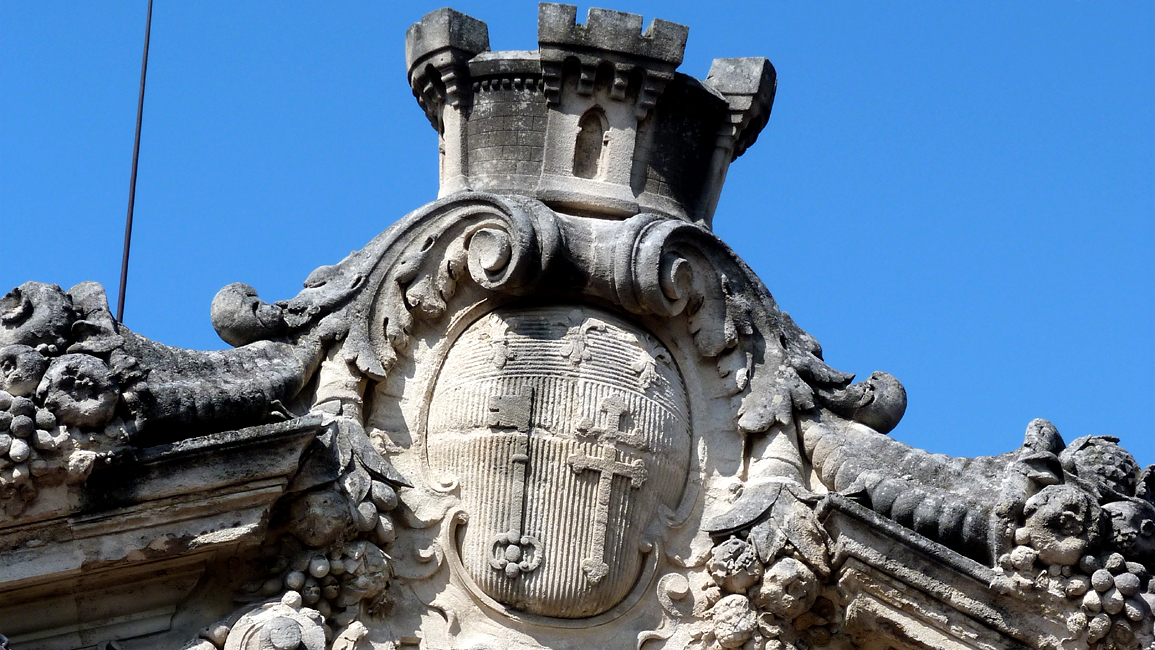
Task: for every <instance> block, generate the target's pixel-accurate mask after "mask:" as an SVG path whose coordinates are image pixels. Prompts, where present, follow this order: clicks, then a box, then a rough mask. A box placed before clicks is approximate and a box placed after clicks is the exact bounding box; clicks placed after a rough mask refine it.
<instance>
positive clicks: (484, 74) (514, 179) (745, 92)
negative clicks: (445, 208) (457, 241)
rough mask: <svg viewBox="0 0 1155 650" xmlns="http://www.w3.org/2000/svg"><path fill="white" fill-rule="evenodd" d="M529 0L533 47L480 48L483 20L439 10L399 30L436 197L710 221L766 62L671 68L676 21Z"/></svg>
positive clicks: (753, 126) (759, 122) (746, 139)
mask: <svg viewBox="0 0 1155 650" xmlns="http://www.w3.org/2000/svg"><path fill="white" fill-rule="evenodd" d="M576 18H577V10H576V8H575V7H573V6H571V5H559V4H549V3H542V4H541V5H540V7H539V10H538V49H537V50H534V51H512V52H490V51H489V36H488V30H487V28H486V26H485V23H483V22H481V21H479V20H476V19H474V18H471V17H469V16H466V15H465V14H462V13H459V12H457V11H454V10H452V9H440V10H438V11H435V12H433V13H430V14H428V15H426V16H425V17H424V18H422V20H421V22H419V23H416V24H414V25H413V26H412V27H411V28H410V29H409V32H408V34H407V38H406V48H405V53H406V62H407V64H408V68H409V82H410V85H411V86H412V88H413V94H414V95H415V96H416V97H417V101H418V103H419V104H420V105H421V106H422V108H423V109H424V110H425V113H426V115H427V116H428V118H429V121H430V123H431V124H432V125H433V127H434V128H435V129H436V130H437V132H438V136H439V148H440V154H441V155H440V180H441V191H440V194H441V196H447V195H449V194H453V193H455V192H460V191H464V190H476V191H486V192H493V193H497V194H513V195H521V196H529V197H534V198H537V199H540V200H542V201H544V202H545V203H546V204H548V205H550V206H551V207H553V208H555V209H558V210H561V211H565V212H572V213H576V214H586V215H591V216H601V217H610V218H625V217H629V216H632V215H635V214H638V213H641V212H650V213H656V214H661V215H664V216H669V217H673V218H677V219H682V220H685V221H691V222H697V223H704V224H706V225H709V223H710V220H711V218H712V217H713V213H714V208H715V206H716V205H717V202H718V195H719V193H720V192H721V189H722V184H723V182H724V181H725V177H726V171H727V169H728V168H729V165H730V162H731V161H732V160H733V159H734V158H736V157H738V156H739V155H741V154H742V153H743V152H744V151H745V150H746V148H747V147H748V146H750V144H752V143H753V142H754V140H755V139H757V137H758V133H759V132H760V131H761V130H762V127H763V126H765V124H766V120H767V118H768V117H769V115H770V109H771V106H772V105H773V102H774V89H775V83H776V78H775V73H774V67H773V66H772V65H771V64H770V62H769V61H767V60H766V59H763V58H745V59H717V60H715V61H714V64H713V66H712V67H711V69H710V73H709V75H708V76H707V78H706V80H705V81H699V80H697V79H694V78H692V77H690V76H687V75H685V74H681V73H679V72H677V67H678V65H679V64H681V62H682V54H683V51H684V50H685V46H686V37H687V35H688V32H689V30H688V29H687V28H686V27H685V26H682V25H678V24H675V23H671V22H668V21H665V20H660V19H655V20H654V21H653V22H652V23H651V24H650V25H649V27H647V28H646V29H645V30H644V31H643V29H642V17H641V16H638V15H635V14H628V13H622V12H617V11H609V10H605V9H590V11H589V14H588V15H587V17H586V22H585V24H584V25H582V24H578V23H577V22H576Z"/></svg>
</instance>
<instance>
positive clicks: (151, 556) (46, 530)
mask: <svg viewBox="0 0 1155 650" xmlns="http://www.w3.org/2000/svg"><path fill="white" fill-rule="evenodd" d="M320 428H321V418H320V417H319V416H306V417H304V418H299V419H296V420H292V421H289V422H283V423H278V424H270V425H262V426H256V427H249V428H246V429H240V430H237V431H229V432H224V433H215V434H211V435H207V436H201V437H198V438H192V439H189V440H184V441H181V442H177V443H172V444H167V445H160V446H157V447H153V448H149V449H145V450H141V451H139V452H138V453H137V454H136V455H135V457H133V458H129V459H125V460H124V461H123V462H120V463H116V464H113V465H109V466H106V467H102V468H101V469H100V470H98V471H96V472H94V473H93V475H92V477H90V480H89V483H88V484H87V485H86V486H85V488H84V494H83V495H82V497H81V498H80V500H79V502H78V505H77V507H76V508H75V510H74V512H72V514H71V515H70V516H66V517H58V518H55V519H50V520H42V521H36V522H28V523H25V524H21V523H20V522H17V524H16V525H14V526H10V527H8V528H7V529H5V530H4V531H3V532H2V533H0V631H2V632H3V633H4V634H5V635H7V636H8V637H9V638H10V639H11V641H12V644H13V646H12V647H13V648H15V649H16V650H64V649H70V648H77V647H84V646H91V645H94V644H96V643H98V642H100V641H105V640H112V639H121V638H130V637H135V636H140V635H144V634H152V633H155V632H159V631H163V630H167V629H168V628H169V626H170V625H171V620H172V616H173V613H174V612H175V611H176V606H177V604H178V603H180V602H181V601H182V600H183V599H184V598H186V597H187V596H188V594H189V593H191V591H192V590H193V588H194V587H195V586H196V585H197V583H198V581H199V580H200V577H201V574H202V573H203V572H204V569H205V567H206V565H207V564H208V563H209V562H212V561H218V560H220V559H222V558H223V557H228V556H229V555H232V554H234V553H236V552H237V550H238V549H239V548H241V547H243V546H245V545H246V544H253V543H256V542H258V541H259V540H260V536H261V534H262V533H263V530H264V527H265V525H266V523H267V518H268V513H269V509H270V508H271V507H272V505H273V503H274V502H275V501H276V500H277V499H278V498H279V497H280V496H281V495H282V494H284V491H285V487H286V485H287V484H288V482H289V480H290V478H291V477H292V476H293V475H294V474H295V473H296V471H297V467H298V463H299V462H300V458H301V454H302V453H303V452H304V450H305V448H306V447H307V446H308V444H309V443H310V442H311V441H312V440H313V438H314V437H315V436H316V434H317V433H318V431H319V430H320ZM29 612H34V613H35V615H33V616H29Z"/></svg>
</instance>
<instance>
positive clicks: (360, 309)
mask: <svg viewBox="0 0 1155 650" xmlns="http://www.w3.org/2000/svg"><path fill="white" fill-rule="evenodd" d="M574 16H575V10H573V8H572V7H565V6H560V5H548V4H546V5H543V6H542V8H541V10H540V15H539V23H540V26H539V29H540V31H541V34H540V36H539V38H540V41H541V42H540V45H541V49H540V50H539V51H537V52H529V53H527V52H513V53H493V52H488V34H487V33H486V31H485V25H484V23H481V22H480V21H477V20H475V19H472V18H469V17H467V16H464V15H462V14H459V13H457V12H454V11H452V10H441V11H438V12H434V13H432V14H430V15H428V16H426V17H425V18H424V19H423V20H422V21H421V22H420V23H418V24H416V25H415V26H414V27H413V28H412V29H411V30H410V33H409V35H408V38H407V60H408V63H409V78H410V82H411V83H412V85H413V89H414V94H415V96H416V97H417V99H418V102H419V104H420V105H421V107H422V108H423V109H424V110H425V112H426V115H427V116H428V117H429V118H430V122H431V124H432V125H433V126H434V128H435V129H436V130H437V132H438V137H439V139H440V144H441V147H442V156H443V160H442V163H443V164H442V195H443V196H442V198H440V199H439V200H437V201H435V202H433V203H430V204H428V205H426V206H425V207H423V208H420V209H418V210H416V211H414V212H412V213H410V214H409V215H406V216H404V217H403V218H401V219H400V220H398V221H397V222H396V223H394V224H393V225H392V226H391V227H389V228H388V229H387V230H386V231H385V232H384V233H382V234H381V235H380V236H379V237H377V238H376V239H375V240H373V241H372V242H370V243H369V245H368V246H366V247H365V248H364V249H362V250H360V251H357V252H354V253H352V254H350V255H349V256H348V257H347V258H345V259H344V260H342V261H340V262H338V263H337V264H335V265H332V266H326V267H322V268H320V269H317V270H316V271H314V272H313V273H312V274H311V275H310V276H309V277H308V278H307V279H306V281H305V286H304V288H303V290H302V291H301V292H300V293H299V294H298V295H297V296H296V297H294V298H292V299H289V300H286V301H282V302H276V303H267V302H264V301H262V300H261V299H260V298H259V297H258V296H257V293H256V291H255V290H253V289H252V288H251V287H248V286H246V285H243V284H233V285H229V286H227V287H225V288H223V289H222V290H221V291H220V293H219V294H218V295H217V297H216V298H215V299H214V300H213V303H212V306H211V318H212V322H213V325H214V326H215V327H216V329H217V331H218V332H219V333H220V335H221V338H222V339H223V340H225V341H226V342H228V343H229V344H231V345H234V346H236V347H235V349H233V350H228V351H223V352H197V351H190V350H179V349H175V348H170V347H167V346H163V345H161V344H158V343H154V342H151V341H148V340H146V339H144V338H142V337H140V336H138V335H136V334H134V333H132V332H131V331H129V330H127V329H126V328H124V327H123V326H121V325H120V324H118V323H116V322H115V321H114V319H113V318H112V317H111V315H110V313H109V311H108V307H107V303H106V300H105V298H104V294H103V291H102V290H101V289H100V288H99V286H97V285H95V284H92V283H84V284H81V285H77V286H76V287H73V288H72V289H70V290H68V291H64V290H62V289H60V288H59V287H56V286H53V285H44V284H37V283H28V284H25V285H22V286H21V287H18V288H16V289H14V290H13V291H12V292H10V293H9V294H8V295H7V296H5V297H4V298H3V299H0V488H2V489H3V491H2V492H0V503H3V505H4V517H5V518H4V519H3V520H2V521H0V553H4V554H6V555H5V556H4V557H5V560H6V562H7V566H11V567H16V566H21V567H23V566H30V567H38V566H40V565H37V564H36V562H42V563H43V562H47V561H46V560H45V559H44V556H38V555H37V553H38V551H37V550H36V549H38V548H41V547H42V546H43V545H45V544H46V543H49V544H57V545H60V544H66V543H71V544H73V545H72V546H68V547H67V548H68V549H70V550H69V552H72V553H74V554H79V556H80V557H82V558H83V561H77V563H76V566H73V567H70V568H68V567H66V569H61V570H56V569H52V568H48V569H44V570H43V572H42V573H41V574H39V575H38V574H36V573H35V571H37V570H39V569H36V568H33V569H30V572H29V573H26V574H19V575H17V574H15V573H11V574H3V573H0V594H17V595H20V596H21V597H24V596H27V597H28V598H29V602H34V603H41V604H42V605H40V606H39V609H38V611H41V612H45V611H57V610H58V609H61V608H60V607H59V606H58V605H59V603H60V602H63V601H61V600H60V599H61V598H64V596H61V594H62V593H65V592H66V591H67V590H68V589H74V590H76V589H81V585H96V586H97V587H99V589H102V590H104V591H101V592H99V593H102V594H103V593H114V594H119V593H121V592H119V591H116V590H117V589H124V588H125V587H124V586H123V585H122V584H120V583H118V582H117V580H116V577H115V575H116V572H118V571H120V572H124V575H126V576H127V575H130V574H131V575H132V576H143V577H142V578H140V581H141V582H142V583H148V584H149V585H152V586H151V587H149V589H151V591H147V593H148V594H151V595H150V598H153V599H157V602H159V600H163V601H164V607H163V608H161V607H159V606H157V607H155V608H153V609H150V610H148V611H147V612H145V614H147V616H145V615H144V614H141V613H140V612H139V611H135V610H134V609H133V607H132V606H130V605H118V604H116V603H118V602H120V601H117V600H116V598H109V602H110V603H112V604H109V605H108V606H107V611H105V610H101V612H102V613H99V614H88V613H86V612H81V611H77V612H76V613H75V615H74V616H73V615H71V614H70V615H69V616H71V618H69V617H68V616H65V617H64V618H63V619H61V620H56V619H53V622H52V623H51V625H49V624H47V623H46V624H45V626H44V627H45V628H46V629H48V628H50V629H49V631H47V632H45V631H43V630H39V629H33V628H32V627H30V626H29V627H25V628H20V630H19V632H20V635H17V636H16V641H15V643H16V644H17V645H14V646H13V647H16V648H21V647H29V648H41V649H44V650H47V649H49V648H68V647H84V646H86V645H87V646H92V645H95V644H96V643H97V642H98V641H101V640H104V641H110V640H113V637H115V639H116V643H119V644H123V647H124V648H125V649H126V650H132V649H133V648H144V647H174V648H175V647H180V644H181V643H184V644H185V645H184V647H185V648H186V649H190V650H214V649H215V650H241V649H260V650H268V649H276V650H297V649H302V648H303V649H306V650H367V649H373V650H384V649H389V650H399V649H402V648H404V649H408V650H412V649H414V648H422V649H442V648H462V649H471V650H472V649H481V648H493V647H503V648H511V649H514V650H531V649H535V648H590V647H597V648H629V649H631V650H633V649H643V648H644V649H645V650H654V649H659V648H667V649H670V650H674V649H681V648H696V649H701V650H707V649H709V650H713V649H716V648H745V649H748V650H764V649H774V650H780V649H786V648H791V649H803V648H831V649H832V650H846V649H849V648H864V649H868V650H873V649H875V648H878V649H880V650H883V649H886V648H904V649H905V648H948V647H949V648H1019V647H1033V648H1054V649H1059V648H1063V649H1065V650H1078V649H1082V648H1095V649H1097V650H1098V649H1101V650H1108V649H1112V648H1127V649H1131V648H1145V649H1149V648H1152V647H1155V638H1153V630H1152V625H1153V618H1152V606H1153V605H1155V595H1153V593H1155V581H1153V580H1152V578H1151V575H1150V571H1151V570H1152V569H1155V566H1153V564H1155V469H1153V468H1147V469H1145V470H1144V469H1141V468H1140V467H1139V466H1138V464H1137V463H1136V462H1135V460H1134V459H1133V458H1132V457H1131V456H1130V455H1129V454H1128V453H1127V452H1126V451H1124V450H1123V449H1121V448H1120V447H1119V446H1118V445H1117V442H1118V441H1117V440H1116V439H1114V438H1110V437H1107V436H1086V437H1082V438H1079V439H1077V440H1075V441H1074V442H1072V444H1070V445H1065V444H1064V442H1063V440H1062V438H1061V437H1060V436H1059V434H1058V432H1057V431H1056V430H1055V428H1054V427H1053V426H1052V425H1051V424H1050V423H1048V422H1046V421H1044V420H1036V421H1034V422H1031V423H1030V424H1029V426H1028V428H1027V432H1026V436H1025V440H1024V443H1023V445H1022V447H1020V448H1019V449H1018V450H1015V451H1012V452H1010V453H1007V454H1004V455H1002V456H997V457H990V458H973V459H968V458H950V457H946V456H942V455H937V454H933V453H929V452H924V451H921V450H917V449H912V448H910V447H908V446H906V445H904V444H902V443H900V442H898V441H896V440H893V439H891V438H889V437H888V436H887V435H886V433H887V432H889V431H890V430H891V429H893V428H894V427H895V425H897V423H898V422H899V420H900V419H901V417H902V415H903V412H904V410H905V406H906V394H905V391H904V390H903V388H902V385H901V384H900V383H899V382H898V380H897V379H895V378H894V377H892V376H890V375H889V374H886V373H883V372H876V373H874V374H872V375H871V376H870V377H868V378H866V379H865V380H863V381H859V382H855V381H854V377H853V376H851V375H849V374H847V373H843V372H840V371H838V370H836V369H834V368H832V367H830V366H829V365H828V364H827V363H826V362H825V361H824V360H823V357H822V349H821V347H820V346H819V345H818V343H817V341H815V340H814V338H813V337H811V336H810V335H808V334H807V333H806V332H804V331H803V330H802V329H801V328H800V327H798V326H797V325H796V324H795V323H794V321H793V320H792V319H791V318H790V316H788V315H787V314H786V313H785V312H783V311H781V310H780V309H779V307H778V305H777V303H776V302H775V300H774V298H773V297H772V296H771V294H770V292H769V291H768V290H767V289H766V287H765V286H764V285H763V283H762V282H761V280H759V279H758V277H757V276H756V275H755V274H754V273H753V272H752V271H751V270H750V269H749V267H747V266H746V265H745V263H743V262H742V260H741V259H739V258H738V257H737V256H736V255H735V254H734V252H733V251H732V250H731V249H730V248H729V247H728V246H727V245H726V244H725V243H724V242H722V241H720V240H719V239H718V238H717V237H716V236H715V235H714V234H713V233H712V232H711V231H710V228H709V222H710V219H711V218H712V215H713V210H714V205H715V203H716V199H717V193H718V191H720V187H721V182H722V180H723V179H724V175H725V170H726V167H727V166H728V165H729V163H730V162H731V161H732V160H733V159H734V158H736V157H737V156H738V155H740V154H741V153H742V152H743V151H744V150H745V149H746V147H748V146H750V145H751V144H752V143H753V142H754V140H755V139H756V137H757V134H758V131H759V130H760V129H761V128H762V127H763V126H764V125H765V124H766V120H767V117H768V115H769V111H770V108H771V106H772V100H773V94H774V87H775V76H774V73H773V68H772V66H770V64H769V62H768V61H765V60H764V59H723V60H719V61H718V62H715V65H714V67H712V68H711V73H710V76H709V77H708V78H707V79H706V80H705V81H697V80H693V79H690V78H689V77H686V76H685V75H681V74H680V73H677V72H676V70H675V68H676V67H677V65H678V63H680V61H681V53H682V48H683V47H684V45H685V38H686V30H685V28H683V27H680V26H677V25H673V24H672V23H665V22H661V21H659V22H656V23H655V25H654V26H652V27H651V28H650V29H648V30H647V31H644V32H643V31H641V21H640V18H638V17H636V16H631V15H628V14H619V13H617V12H608V11H604V10H593V11H591V13H590V17H589V19H588V20H587V23H586V24H585V25H576V24H575V23H574V21H575V17H574ZM583 116H595V117H597V118H598V120H599V122H598V128H597V129H595V130H596V131H597V133H596V135H598V136H599V137H600V138H601V140H600V141H599V143H598V144H599V146H600V147H601V148H600V149H598V148H597V147H594V146H593V145H594V143H592V142H587V143H585V144H586V145H589V148H590V150H591V151H592V150H593V149H597V151H598V153H597V156H596V160H593V159H592V158H591V160H585V161H584V162H583V163H582V164H581V165H578V164H577V162H576V161H578V160H581V159H583V158H582V156H584V155H585V154H584V153H582V152H583V151H584V149H583V150H579V149H578V148H577V147H578V146H579V145H581V146H585V145H582V142H584V141H583V140H582V138H585V139H587V140H588V139H589V136H588V132H591V131H590V129H589V128H587V126H588V123H589V121H588V120H586V119H585V117H583ZM506 117H509V118H510V119H513V120H514V121H513V122H509V121H504V120H505V118H506ZM514 118H516V119H514ZM603 119H604V122H603V121H601V120H603ZM583 123H584V124H586V126H583ZM687 124H692V125H694V132H695V133H698V134H699V135H701V136H702V137H700V138H697V139H696V140H694V139H693V138H687V139H676V138H673V137H671V136H670V134H671V133H673V132H675V131H677V130H678V129H685V128H686V125H687ZM498 126H500V128H497V127H498ZM519 130H520V131H523V132H524V133H523V134H522V135H524V136H525V137H524V138H523V140H524V142H525V143H523V144H518V145H516V147H520V148H522V149H524V151H521V153H519V154H517V155H515V156H514V157H513V158H509V157H508V156H507V154H508V151H506V150H505V149H500V153H498V152H494V151H492V150H490V149H491V148H492V147H493V146H498V147H499V148H500V147H514V145H511V144H508V143H506V144H500V143H499V144H497V145H494V143H493V142H491V141H490V140H491V139H492V138H495V137H499V136H494V135H492V134H493V133H496V132H506V133H510V132H515V131H519ZM623 134H624V135H623ZM501 137H505V136H501ZM510 137H512V136H510ZM539 140H540V141H539ZM691 140H693V141H691ZM672 152H673V153H677V154H678V156H674V157H671V153H672ZM679 156H680V157H679ZM591 165H593V166H594V167H595V168H596V169H595V171H593V172H590V169H591V167H590V166H591ZM587 172H588V173H587ZM242 427H243V428H242ZM206 458H207V459H208V460H209V462H204V459H206ZM166 479H168V480H166ZM202 492H210V493H211V494H210V495H209V496H205V495H202V494H201V493H202ZM198 495H200V496H198ZM222 495H223V496H222ZM215 502H227V503H225V505H221V506H218V507H217V509H216V510H214V509H213V507H212V506H211V503H215ZM206 512H207V513H208V514H206ZM149 516H152V517H155V518H156V521H151V520H150V521H149V522H148V523H147V525H138V523H139V521H141V520H144V519H148V517H149ZM103 519H106V520H110V521H123V522H138V523H135V524H134V525H136V526H137V527H136V528H133V527H131V526H129V528H130V530H131V533H130V534H125V535H122V536H121V537H119V538H116V539H117V540H119V541H118V542H117V543H123V544H127V545H129V546H131V548H130V549H126V550H125V551H124V552H123V553H120V554H119V555H118V554H116V553H112V552H109V551H108V547H109V546H115V544H93V545H92V546H93V547H99V549H102V550H100V551H99V552H97V551H94V550H92V549H91V548H89V547H87V546H85V542H84V541H83V540H84V539H88V538H86V537H84V535H83V534H81V532H78V531H81V529H84V530H90V529H94V528H96V529H99V530H101V531H103V532H98V533H84V534H90V535H91V536H95V538H97V539H112V537H111V536H112V535H113V534H114V533H113V532H112V531H109V530H105V529H100V523H99V521H97V520H103ZM94 521H96V523H94ZM189 521H192V522H195V526H196V527H195V529H194V528H193V524H188V523H185V522H189ZM85 527H87V528H85ZM162 529H163V534H162V533H161V532H158V531H160V530H162ZM138 530H141V531H145V532H140V533H138V532H136V531H138ZM100 535H104V536H105V537H103V538H102V537H100ZM78 539H79V540H81V541H79V542H78V541H76V540H78ZM52 548H57V546H53V547H52ZM59 548H66V547H65V546H59ZM28 558H31V560H28ZM26 560H27V561H29V562H31V564H18V562H17V561H19V562H25V561H26ZM5 570H7V571H10V572H11V571H16V570H15V569H5ZM19 570H23V569H19ZM54 571H55V573H53V572H54ZM9 575H12V576H15V577H3V576H9ZM134 580H135V578H134ZM125 581H128V580H127V578H126V580H125ZM178 587H179V588H178ZM194 588H195V589H196V590H197V591H193V590H194ZM21 590H23V591H21ZM190 593H193V594H194V596H192V597H189V596H188V594H190ZM157 594H160V595H157ZM162 596H163V598H162ZM54 599H55V600H54ZM186 599H188V600H186ZM121 600H124V598H121ZM149 602H152V601H149ZM181 603H184V604H181ZM190 603H191V604H190ZM154 604H155V603H154ZM73 607H74V608H76V609H78V610H79V609H84V608H83V607H80V606H77V605H75V603H74V604H73ZM85 607H88V608H90V609H92V608H93V606H92V605H90V604H86V605H85ZM118 607H119V609H117V608H118ZM65 609H66V608H65ZM12 612H15V614H13V613H12ZM20 613H21V610H20V609H19V607H18V606H7V605H0V622H5V623H7V622H9V621H14V620H17V618H18V615H19V614H20ZM5 616H7V617H8V618H4V617H5ZM94 621H95V622H94ZM126 621H127V622H126ZM138 621H144V622H138ZM134 626H136V627H134ZM198 629H199V631H197V630H198ZM77 630H79V631H77ZM90 630H96V631H90ZM97 634H105V635H107V636H105V637H97V636H94V635H97ZM189 637H192V638H191V640H190V638H189ZM0 638H3V637H0ZM177 638H179V639H180V641H176V640H175V639H177ZM186 641H187V643H186ZM19 644H26V645H23V646H22V645H19Z"/></svg>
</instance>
